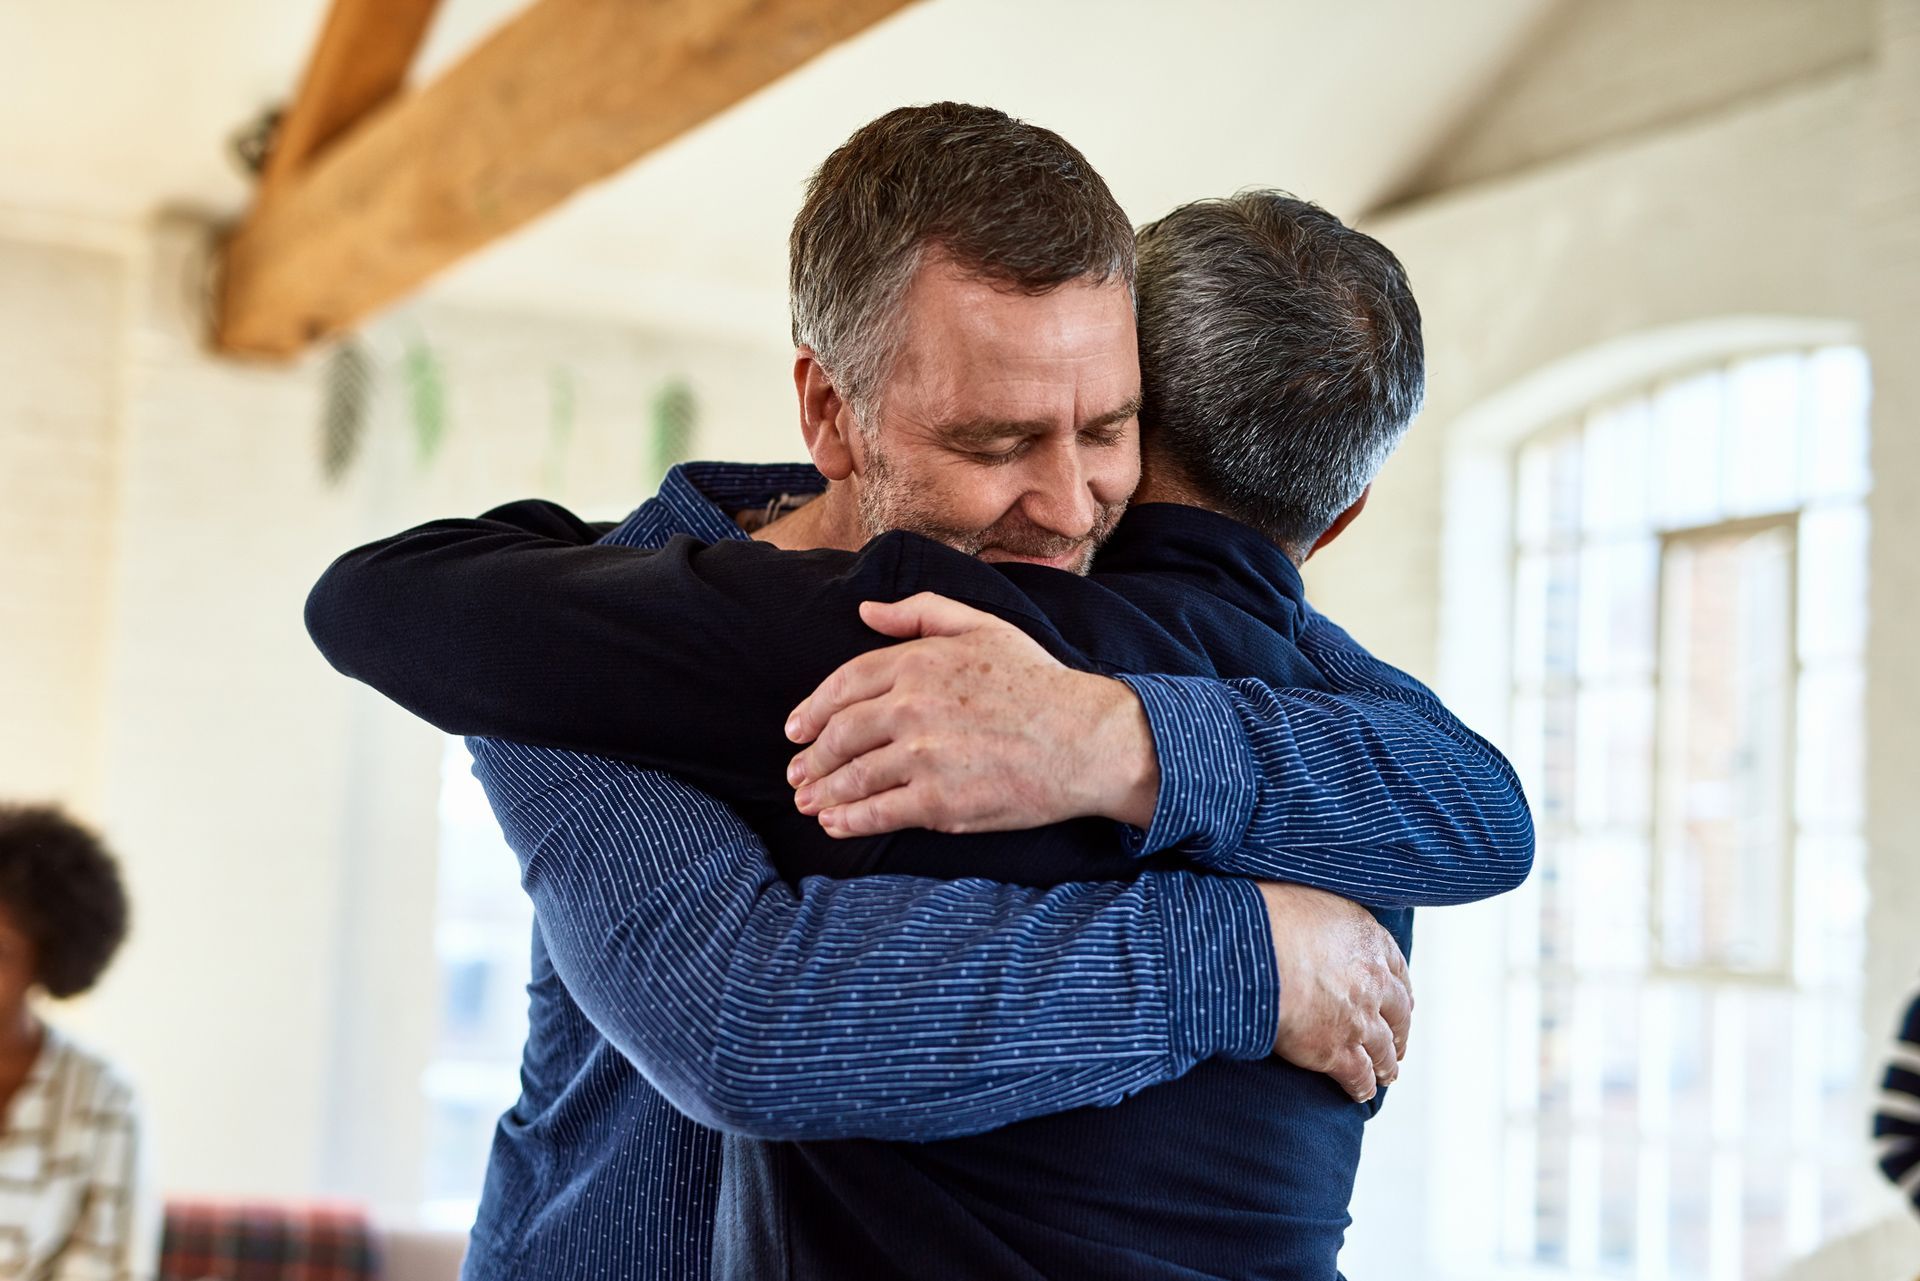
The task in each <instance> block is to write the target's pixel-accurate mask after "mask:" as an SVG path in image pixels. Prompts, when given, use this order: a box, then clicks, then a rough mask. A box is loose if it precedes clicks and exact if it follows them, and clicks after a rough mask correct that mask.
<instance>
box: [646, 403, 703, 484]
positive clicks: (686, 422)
mask: <svg viewBox="0 0 1920 1281" xmlns="http://www.w3.org/2000/svg"><path fill="white" fill-rule="evenodd" d="M698 418H699V406H698V405H697V404H696V403H695V402H694V399H693V388H692V387H690V386H689V385H688V384H687V380H686V379H684V378H675V379H673V380H672V381H671V382H669V383H668V384H667V385H666V386H664V387H662V388H661V389H660V390H659V391H658V392H656V393H655V394H654V397H653V457H652V458H650V459H649V460H648V461H649V462H650V463H651V464H652V468H653V476H654V479H655V481H656V482H657V481H658V480H660V479H661V478H663V477H665V476H666V474H667V472H668V471H670V470H671V469H672V468H673V466H674V464H675V463H683V462H685V461H686V460H687V459H688V458H689V457H691V456H692V454H693V429H694V425H695V422H696V421H697V420H698Z"/></svg>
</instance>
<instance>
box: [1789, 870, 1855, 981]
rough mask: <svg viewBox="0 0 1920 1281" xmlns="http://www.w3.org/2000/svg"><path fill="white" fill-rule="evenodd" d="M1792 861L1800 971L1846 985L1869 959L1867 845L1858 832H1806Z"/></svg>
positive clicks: (1801, 975)
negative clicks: (1825, 833) (1808, 833)
mask: <svg viewBox="0 0 1920 1281" xmlns="http://www.w3.org/2000/svg"><path fill="white" fill-rule="evenodd" d="M1793 860H1794V884H1795V885H1796V886H1798V890H1797V891H1796V893H1795V894H1794V911H1795V922H1796V933H1795V936H1794V942H1795V951H1796V952H1797V954H1798V957H1797V962H1796V965H1795V970H1796V972H1797V975H1798V977H1799V979H1800V981H1801V982H1802V983H1806V984H1809V985H1813V986H1817V987H1823V988H1829V989H1831V988H1844V987H1845V986H1847V985H1848V984H1850V983H1852V982H1855V981H1857V980H1858V978H1859V976H1860V974H1861V972H1862V971H1864V970H1865V969H1866V964H1867V879H1866V850H1865V845H1864V843H1863V842H1862V841H1861V840H1860V838H1859V837H1857V836H1813V835H1802V836H1801V837H1800V839H1799V841H1798V842H1797V843H1796V844H1795V846H1794V852H1793Z"/></svg>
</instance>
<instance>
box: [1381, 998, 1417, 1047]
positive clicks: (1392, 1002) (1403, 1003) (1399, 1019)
mask: <svg viewBox="0 0 1920 1281" xmlns="http://www.w3.org/2000/svg"><path fill="white" fill-rule="evenodd" d="M1380 1017H1381V1018H1383V1019H1385V1020H1386V1021H1387V1027H1388V1028H1389V1029H1391V1030H1392V1032H1393V1057H1394V1058H1396V1059H1398V1060H1400V1061H1401V1062H1402V1063H1404V1062H1406V1060H1407V1036H1408V1034H1409V1033H1410V1032H1411V1031H1412V1030H1413V993H1411V992H1409V991H1407V989H1406V987H1405V986H1404V985H1403V984H1400V983H1388V984H1387V990H1386V992H1385V993H1384V994H1383V995H1382V997H1381V1001H1380Z"/></svg>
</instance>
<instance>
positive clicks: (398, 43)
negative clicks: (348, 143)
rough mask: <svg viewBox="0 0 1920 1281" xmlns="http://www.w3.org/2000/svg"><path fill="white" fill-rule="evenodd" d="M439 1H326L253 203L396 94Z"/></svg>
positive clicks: (278, 187)
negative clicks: (324, 13)
mask: <svg viewBox="0 0 1920 1281" xmlns="http://www.w3.org/2000/svg"><path fill="white" fill-rule="evenodd" d="M439 7H440V0H333V7H332V8H331V9H329V10H328V11H327V22H326V25H325V26H324V27H322V28H321V30H320V39H319V40H318V41H317V42H316V43H315V44H314V47H313V57H312V59H311V60H310V61H309V62H308V63H307V74H306V77H305V79H303V80H302V81H301V82H300V92H299V95H298V96H296V97H295V98H294V100H293V106H292V107H290V108H288V109H287V113H286V115H284V116H283V117H281V120H280V125H279V127H278V128H277V129H276V130H275V131H274V138H273V147H272V150H271V151H269V152H268V154H267V164H266V168H265V169H264V170H263V171H262V172H261V175H260V190H259V193H258V196H257V197H256V198H257V199H260V200H268V199H271V198H272V197H273V195H274V193H275V192H277V191H281V190H284V189H285V188H286V187H287V186H288V184H290V183H291V182H292V180H293V179H294V178H295V177H296V176H297V175H298V174H299V173H300V171H301V170H302V169H303V168H305V167H306V165H307V163H308V162H309V161H310V160H311V159H312V158H313V157H314V156H315V155H316V154H317V153H319V152H320V151H321V150H323V149H324V148H325V147H326V145H327V144H328V143H330V142H332V141H333V140H334V139H335V138H338V137H339V136H340V135H341V134H343V133H345V132H346V131H347V130H348V129H350V128H351V127H352V126H353V125H354V124H355V123H356V122H358V121H359V119H360V118H361V117H362V116H364V115H366V114H367V113H368V112H370V111H372V110H373V109H374V108H375V107H378V106H380V105H381V104H382V103H384V102H386V101H387V100H388V99H389V98H391V97H393V96H394V95H395V94H397V93H399V92H400V86H401V85H403V84H405V83H406V79H407V70H408V69H409V68H410V67H412V66H413V59H414V56H415V55H416V54H418V53H419V52H420V45H421V43H422V42H423V41H424V40H425V39H426V38H427V28H428V26H429V25H431V23H432V22H433V14H434V10H436V9H438V8H439Z"/></svg>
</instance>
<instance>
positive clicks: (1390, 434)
mask: <svg viewBox="0 0 1920 1281" xmlns="http://www.w3.org/2000/svg"><path fill="white" fill-rule="evenodd" d="M1139 252H1140V279H1139V291H1140V376H1141V392H1142V406H1141V411H1140V423H1141V428H1142V436H1141V442H1142V446H1143V448H1145V449H1147V450H1149V451H1151V453H1152V454H1153V455H1156V456H1159V457H1163V458H1166V459H1168V460H1170V461H1171V462H1172V463H1173V464H1174V465H1175V466H1176V467H1177V468H1178V469H1179V470H1180V472H1181V473H1182V474H1183V475H1184V476H1185V478H1186V479H1187V480H1188V481H1189V482H1191V483H1192V484H1194V485H1195V486H1196V487H1198V488H1199V489H1200V490H1201V492H1202V493H1203V494H1204V495H1205V496H1206V497H1208V498H1210V499H1212V500H1213V501H1214V502H1216V503H1218V504H1219V505H1220V507H1221V509H1222V510H1223V511H1225V512H1226V513H1227V514H1228V515H1231V516H1233V517H1234V518H1235V519H1237V520H1241V521H1244V522H1245V523H1247V524H1249V525H1252V526H1253V527H1255V528H1256V529H1258V530H1260V531H1261V532H1262V533H1264V534H1266V535H1267V536H1268V537H1269V538H1271V539H1273V540H1274V541H1275V542H1277V543H1279V544H1280V545H1281V546H1283V547H1285V548H1286V549H1287V550H1288V551H1290V552H1292V553H1293V554H1294V555H1295V556H1297V557H1298V556H1305V555H1306V554H1307V552H1309V551H1310V550H1311V549H1312V547H1313V544H1314V542H1315V541H1316V540H1317V539H1318V538H1319V537H1320V535H1322V534H1323V533H1325V532H1326V531H1327V530H1328V528H1330V527H1331V526H1332V524H1333V522H1334V521H1335V520H1336V519H1337V518H1338V517H1339V515H1340V513H1342V512H1344V511H1345V510H1346V509H1347V508H1348V507H1350V506H1352V505H1353V503H1354V502H1355V501H1356V500H1357V499H1358V498H1359V497H1360V495H1361V493H1362V492H1363V491H1364V490H1365V489H1366V487H1367V486H1368V485H1369V484H1370V483H1372V481H1373V478H1374V475H1375V474H1376V473H1377V472H1378V471H1379V470H1380V467H1381V465H1382V464H1383V463H1385V462H1386V460H1387V456H1388V455H1389V454H1391V453H1392V452H1393V449H1394V446H1395V445H1397V444H1398V443H1399V442H1400V437H1401V435H1402V434H1403V433H1404V432H1405V431H1406V429H1407V426H1408V424H1409V423H1411V422H1412V421H1413V416H1414V415H1415V414H1416V413H1417V412H1419V409H1420V400H1421V396H1422V394H1423V392H1424V389H1425V385H1426V364H1425V356H1424V352H1423V348H1422V345H1421V338H1420V308H1419V307H1418V305H1416V304H1415V302H1414V300H1413V291H1412V289H1411V288H1410V287H1409V286H1408V284H1407V274H1406V271H1405V270H1404V269H1403V268H1402V267H1401V266H1400V262H1399V260H1398V259H1397V258H1395V257H1394V256H1393V254H1392V253H1390V252H1389V251H1388V250H1387V247H1386V246H1385V245H1382V244H1381V243H1380V242H1379V241H1377V240H1375V239H1374V238H1373V237H1371V236H1368V235H1365V234H1363V233H1361V232H1358V231H1355V230H1353V229H1352V228H1350V227H1347V226H1346V225H1345V224H1343V223H1342V222H1341V221H1340V220H1339V219H1338V218H1335V217H1334V216H1333V215H1332V214H1330V213H1328V212H1327V211H1326V210H1324V209H1322V208H1320V207H1319V206H1318V205H1314V204H1311V203H1309V202H1307V201H1305V200H1300V199H1296V198H1295V197H1293V196H1290V195H1288V194H1287V193H1285V192H1281V191H1243V192H1241V193H1240V194H1239V195H1237V196H1234V197H1232V198H1231V199H1227V200H1202V201H1196V202H1195V203H1193V204H1189V205H1182V206H1181V207H1180V208H1178V209H1176V210H1174V211H1173V212H1172V213H1170V214H1168V215H1167V216H1166V217H1164V218H1162V219H1160V220H1159V221H1158V222H1155V223H1151V224H1149V225H1148V226H1146V227H1143V228H1141V230H1140V238H1139Z"/></svg>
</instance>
